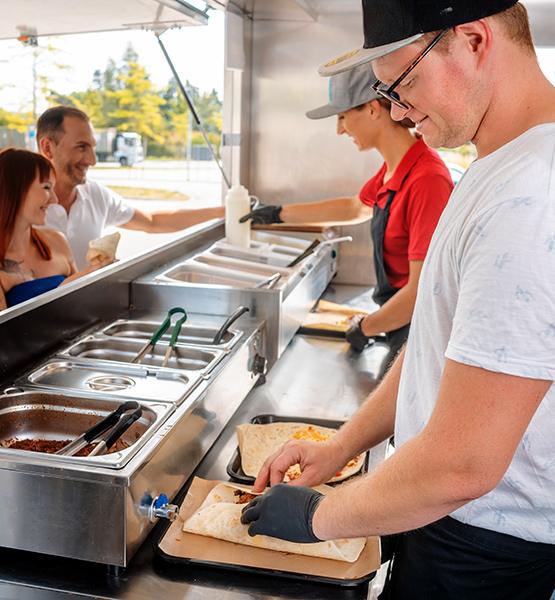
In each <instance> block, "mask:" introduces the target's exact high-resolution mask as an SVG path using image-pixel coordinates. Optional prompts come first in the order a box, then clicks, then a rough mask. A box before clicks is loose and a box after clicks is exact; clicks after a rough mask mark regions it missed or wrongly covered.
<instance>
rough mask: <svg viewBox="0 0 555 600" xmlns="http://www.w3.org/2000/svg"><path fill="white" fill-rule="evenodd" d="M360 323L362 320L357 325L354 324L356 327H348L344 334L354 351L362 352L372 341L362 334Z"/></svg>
mask: <svg viewBox="0 0 555 600" xmlns="http://www.w3.org/2000/svg"><path fill="white" fill-rule="evenodd" d="M361 323H362V319H361V320H360V321H359V322H358V323H356V325H353V326H352V327H350V329H348V330H347V333H346V334H345V337H346V338H347V341H348V342H349V344H351V346H352V347H353V348H354V349H355V350H364V348H366V347H367V346H369V345H370V342H371V340H372V338H370V337H368V336H366V335H364V333H362V328H361ZM372 341H373V340H372Z"/></svg>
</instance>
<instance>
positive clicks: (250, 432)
mask: <svg viewBox="0 0 555 600" xmlns="http://www.w3.org/2000/svg"><path fill="white" fill-rule="evenodd" d="M336 431H337V430H336V429H330V428H329V427H321V426H320V425H308V424H307V423H286V422H274V423H267V424H264V425H256V424H252V423H245V424H244V425H239V426H238V427H237V438H238V440H239V453H240V454H241V468H242V469H243V472H244V473H245V475H248V476H249V477H256V476H257V475H258V473H259V471H260V469H261V468H262V465H263V464H264V461H265V460H266V459H267V458H268V456H270V455H271V454H273V453H274V452H275V451H276V450H279V448H281V446H283V444H285V442H286V441H287V440H290V439H298V440H308V441H311V442H323V441H325V440H327V439H329V438H330V437H331V436H332V435H334V434H335V433H336ZM364 458H365V454H361V455H360V456H357V457H356V458H354V459H353V460H352V461H350V462H349V463H348V464H347V465H346V466H345V467H343V469H341V471H339V473H336V475H335V476H334V477H332V478H331V479H330V480H329V482H328V483H331V482H334V481H343V480H344V479H347V477H351V476H352V475H355V474H356V473H358V472H359V471H360V470H361V469H362V465H363V464H364ZM300 474H301V470H300V467H299V465H293V466H292V467H289V469H287V472H286V473H285V481H291V480H292V479H296V478H297V477H299V475H300Z"/></svg>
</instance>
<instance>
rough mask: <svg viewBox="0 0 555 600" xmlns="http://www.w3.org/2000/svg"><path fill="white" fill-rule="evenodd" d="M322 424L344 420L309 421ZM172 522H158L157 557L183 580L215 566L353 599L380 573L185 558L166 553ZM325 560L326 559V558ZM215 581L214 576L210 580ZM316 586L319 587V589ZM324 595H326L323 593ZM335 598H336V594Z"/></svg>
mask: <svg viewBox="0 0 555 600" xmlns="http://www.w3.org/2000/svg"><path fill="white" fill-rule="evenodd" d="M261 416H262V417H264V416H268V417H271V416H272V415H261ZM275 418H276V419H279V418H282V417H275ZM295 422H300V423H304V422H305V420H303V419H298V418H296V419H295ZM313 423H314V424H316V425H318V424H322V425H323V426H326V425H324V424H325V423H341V422H340V421H326V420H321V419H316V420H311V421H310V423H309V424H313ZM193 479H194V475H193V476H191V477H190V479H189V480H188V481H187V483H186V484H185V485H184V486H183V488H181V490H180V491H179V492H178V494H177V495H176V497H175V498H174V500H173V503H174V504H177V505H178V506H179V507H181V504H182V503H183V501H184V500H185V497H186V496H187V492H188V490H189V487H190V485H191V484H192V482H193ZM171 525H172V522H171V521H170V520H167V519H164V520H163V522H158V523H157V526H156V528H155V530H154V531H153V538H152V540H153V541H152V547H153V551H154V553H155V555H156V556H155V558H156V559H158V560H160V562H161V563H163V565H164V566H165V569H166V570H167V569H171V570H173V573H175V575H176V576H177V577H179V579H182V578H183V576H184V574H185V573H186V572H187V571H184V569H190V571H189V572H190V573H191V576H192V577H194V578H195V579H196V577H197V572H198V569H199V568H205V567H206V568H208V569H211V568H215V569H216V571H219V572H221V573H225V572H228V573H229V574H230V576H232V574H233V573H236V574H239V575H245V574H246V575H252V576H253V577H259V578H260V577H263V578H266V577H268V576H270V577H272V578H277V579H282V580H290V581H296V582H305V583H307V584H309V585H314V584H324V588H323V589H325V586H326V585H329V586H333V587H330V590H332V589H333V588H334V587H335V588H336V589H337V587H341V588H342V589H345V594H347V595H343V593H342V595H341V598H349V597H350V596H349V594H351V593H352V594H355V595H354V596H352V597H353V598H355V597H356V598H357V599H358V598H359V593H358V592H357V591H356V590H357V588H358V586H360V585H362V584H367V583H368V582H369V581H370V580H372V579H373V578H374V577H375V575H376V571H370V572H368V573H366V574H365V575H363V576H362V577H358V578H353V579H340V578H336V577H327V576H321V575H314V574H305V573H296V572H293V571H283V570H278V569H267V568H261V567H254V566H246V565H238V564H234V563H233V555H232V554H230V562H215V561H209V560H201V559H198V558H187V557H181V556H173V555H171V554H168V553H167V552H165V551H164V550H162V549H161V548H160V544H161V543H162V540H163V539H164V537H165V535H166V534H167V533H168V530H169V529H170V527H171ZM322 560H325V559H322ZM210 580H212V579H210ZM241 581H242V582H243V583H246V581H248V580H241ZM315 589H316V588H315ZM349 590H350V591H349ZM314 597H320V596H319V595H318V596H314ZM322 597H324V596H322ZM325 597H326V598H328V597H329V596H328V595H326V596H325ZM331 597H334V596H333V595H332V596H331ZM364 597H366V595H364Z"/></svg>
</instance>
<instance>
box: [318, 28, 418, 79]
mask: <svg viewBox="0 0 555 600" xmlns="http://www.w3.org/2000/svg"><path fill="white" fill-rule="evenodd" d="M423 35H424V34H422V33H418V34H416V35H413V36H411V37H409V38H405V39H404V40H399V41H397V42H392V43H391V44H384V45H383V46H377V47H376V48H363V47H362V46H361V47H360V48H355V49H354V50H352V51H351V52H347V53H346V54H342V55H341V56H337V57H336V58H333V59H332V60H330V61H328V62H326V63H324V64H323V65H320V66H319V67H318V73H319V74H320V75H322V77H329V76H330V75H337V74H338V73H343V72H344V71H348V70H349V69H352V68H353V67H356V66H358V65H362V64H364V63H367V62H370V61H371V60H375V59H376V58H380V56H385V55H386V54H389V53H390V52H394V51H395V50H398V49H399V48H403V47H404V46H408V45H409V44H412V43H413V42H416V40H418V39H420V38H421V37H422V36H423Z"/></svg>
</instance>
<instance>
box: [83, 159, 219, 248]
mask: <svg viewBox="0 0 555 600" xmlns="http://www.w3.org/2000/svg"><path fill="white" fill-rule="evenodd" d="M88 176H89V178H90V179H94V180H95V181H99V182H100V183H103V184H104V185H107V186H108V187H109V186H111V185H114V186H125V187H142V188H151V189H159V190H170V191H178V192H181V193H182V194H185V195H187V196H189V200H187V201H185V202H181V201H172V200H137V199H133V198H127V199H128V202H129V203H130V204H132V205H133V206H136V207H137V208H141V209H143V210H148V211H150V210H160V209H165V208H179V207H183V208H203V207H208V206H220V205H221V203H222V183H221V181H222V177H221V173H220V171H219V169H218V167H217V166H216V165H215V164H214V163H213V162H207V161H191V164H190V165H189V168H188V166H187V162H186V161H150V160H148V161H144V162H143V163H140V164H137V165H135V166H133V167H131V168H122V167H120V166H119V165H117V164H114V163H99V165H97V166H96V167H93V168H91V169H90V170H89V175H88ZM113 231H116V229H115V228H108V229H107V230H106V232H105V233H112V232H113ZM117 231H119V232H120V233H121V236H122V238H121V241H120V244H119V246H118V252H117V256H118V258H120V259H124V258H128V257H129V256H133V255H135V254H137V253H139V252H144V251H145V250H147V249H149V248H152V247H154V246H158V245H159V244H161V243H164V242H167V241H170V240H172V239H175V238H177V237H179V236H180V235H181V234H180V233H159V234H148V233H144V232H142V231H128V230H125V229H118V230H117Z"/></svg>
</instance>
